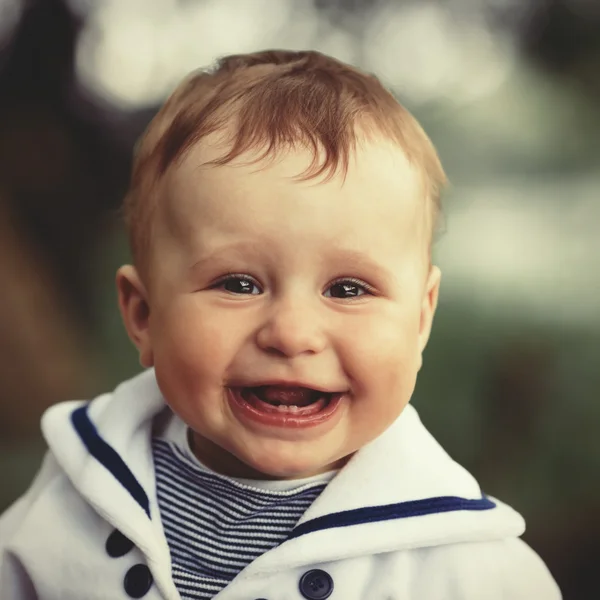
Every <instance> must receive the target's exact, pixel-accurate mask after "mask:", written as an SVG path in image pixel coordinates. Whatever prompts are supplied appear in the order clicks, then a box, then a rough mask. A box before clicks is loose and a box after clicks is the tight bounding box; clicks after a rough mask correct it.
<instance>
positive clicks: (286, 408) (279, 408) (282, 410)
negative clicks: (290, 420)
mask: <svg viewBox="0 0 600 600" xmlns="http://www.w3.org/2000/svg"><path fill="white" fill-rule="evenodd" d="M277 410H278V411H279V412H288V411H289V410H290V409H289V407H288V406H286V405H285V404H280V405H279V406H278V407H277Z"/></svg>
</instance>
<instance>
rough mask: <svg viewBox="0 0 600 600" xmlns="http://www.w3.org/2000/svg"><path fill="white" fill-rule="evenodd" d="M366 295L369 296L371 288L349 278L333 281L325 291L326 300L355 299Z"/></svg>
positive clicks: (362, 282)
mask: <svg viewBox="0 0 600 600" xmlns="http://www.w3.org/2000/svg"><path fill="white" fill-rule="evenodd" d="M327 292H329V294H328V293H327ZM366 294H371V287H370V286H369V285H367V284H366V283H365V282H364V281H360V280H358V279H351V278H350V279H340V280H338V281H335V282H333V283H332V284H331V286H329V288H328V289H327V290H326V291H325V296H326V297H327V298H342V299H346V298H357V297H359V296H365V295H366Z"/></svg>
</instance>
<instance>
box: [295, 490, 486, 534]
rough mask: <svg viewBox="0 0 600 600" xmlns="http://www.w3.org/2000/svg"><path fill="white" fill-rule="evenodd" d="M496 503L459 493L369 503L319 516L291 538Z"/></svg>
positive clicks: (478, 508)
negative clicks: (315, 532) (457, 495)
mask: <svg viewBox="0 0 600 600" xmlns="http://www.w3.org/2000/svg"><path fill="white" fill-rule="evenodd" d="M495 506H496V505H495V504H494V503H493V502H492V501H491V500H489V499H488V498H486V497H485V496H484V497H482V498H478V499H476V500H468V499H466V498H458V497H456V496H442V497H439V498H426V499H425V500H410V501H409V502H399V503H398V504H386V505H383V506H366V507H364V508H355V509H353V510H345V511H342V512H338V513H333V514H330V515H324V516H322V517H317V518H316V519H312V520H310V521H306V522H305V523H302V524H301V525H298V527H296V528H295V529H294V530H293V531H292V533H291V534H290V536H289V538H290V539H292V538H297V537H300V536H301V535H305V534H307V533H311V532H313V531H319V530H321V529H332V528H334V527H348V526H350V525H360V524H362V523H374V522H376V521H389V520H391V519H406V518H407V517H418V516H422V515H431V514H434V513H442V512H450V511H454V510H489V509H490V508H495Z"/></svg>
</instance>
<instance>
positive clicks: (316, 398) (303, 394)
mask: <svg viewBox="0 0 600 600" xmlns="http://www.w3.org/2000/svg"><path fill="white" fill-rule="evenodd" d="M240 395H241V396H242V398H243V399H244V400H245V401H246V402H248V404H250V405H251V406H252V407H253V408H255V409H256V410H258V411H262V412H267V413H273V412H277V413H291V414H294V415H298V416H300V415H302V416H308V415H313V414H316V413H318V412H320V411H322V410H324V409H325V408H327V406H329V403H330V402H331V399H332V397H333V396H334V394H332V393H328V392H322V391H319V390H311V389H308V388H281V387H276V386H260V387H251V388H241V389H240Z"/></svg>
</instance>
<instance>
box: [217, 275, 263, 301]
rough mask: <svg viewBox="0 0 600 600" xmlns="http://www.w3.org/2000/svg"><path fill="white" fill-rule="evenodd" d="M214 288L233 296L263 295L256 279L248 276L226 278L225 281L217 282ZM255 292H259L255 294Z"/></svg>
mask: <svg viewBox="0 0 600 600" xmlns="http://www.w3.org/2000/svg"><path fill="white" fill-rule="evenodd" d="M212 287H213V288H214V289H223V290H225V291H226V292H229V293H231V294H239V295H242V294H243V295H247V296H252V295H253V296H256V295H257V294H260V293H261V291H260V288H259V287H258V285H257V284H256V282H255V281H254V279H252V278H251V277H248V276H247V275H234V274H231V275H227V276H226V277H223V279H221V280H219V281H217V283H215V284H214V285H213V286H212ZM254 290H258V291H257V292H255V291H254Z"/></svg>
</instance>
